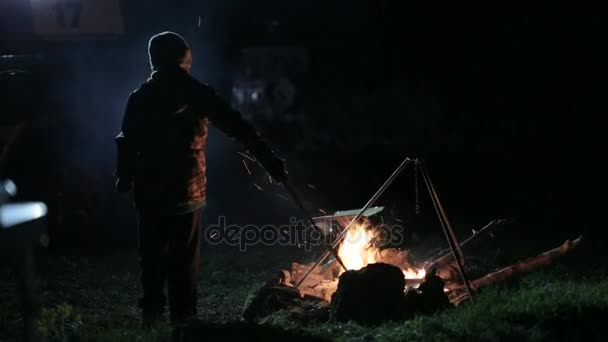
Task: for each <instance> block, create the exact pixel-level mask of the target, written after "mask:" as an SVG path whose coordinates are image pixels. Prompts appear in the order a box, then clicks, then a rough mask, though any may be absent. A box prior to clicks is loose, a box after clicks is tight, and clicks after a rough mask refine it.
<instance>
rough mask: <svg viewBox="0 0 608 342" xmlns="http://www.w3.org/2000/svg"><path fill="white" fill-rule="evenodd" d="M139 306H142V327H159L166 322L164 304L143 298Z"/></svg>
mask: <svg viewBox="0 0 608 342" xmlns="http://www.w3.org/2000/svg"><path fill="white" fill-rule="evenodd" d="M139 306H140V307H141V323H142V328H144V329H158V328H159V327H160V326H161V325H162V324H163V323H164V312H165V306H164V305H162V304H160V303H156V304H149V303H145V302H144V301H143V300H142V301H140V303H139Z"/></svg>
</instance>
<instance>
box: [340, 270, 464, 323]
mask: <svg viewBox="0 0 608 342" xmlns="http://www.w3.org/2000/svg"><path fill="white" fill-rule="evenodd" d="M404 289H405V278H404V274H403V272H402V271H401V269H400V268H398V267H396V266H393V265H389V264H383V263H378V264H369V265H367V266H366V267H363V268H362V269H360V270H358V271H347V272H345V273H343V274H342V275H341V276H340V281H339V283H338V289H337V290H336V293H335V294H334V295H333V296H332V301H331V308H332V312H333V314H334V317H335V318H336V319H337V320H338V321H349V320H352V321H355V322H358V323H361V324H378V323H381V322H384V321H401V320H406V319H412V318H414V316H415V315H417V314H422V315H430V314H433V313H435V312H438V311H440V310H444V309H446V308H449V307H451V306H452V304H451V303H450V300H449V299H448V297H447V295H446V293H445V292H444V282H443V280H442V279H441V278H439V277H438V276H436V275H434V274H427V275H426V276H425V278H424V280H423V282H422V283H421V284H420V286H419V287H418V289H410V290H408V291H407V293H405V294H404Z"/></svg>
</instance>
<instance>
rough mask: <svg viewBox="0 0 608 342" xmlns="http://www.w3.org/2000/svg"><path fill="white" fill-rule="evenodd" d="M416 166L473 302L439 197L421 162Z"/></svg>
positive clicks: (458, 247)
mask: <svg viewBox="0 0 608 342" xmlns="http://www.w3.org/2000/svg"><path fill="white" fill-rule="evenodd" d="M417 164H418V167H419V168H420V171H421V173H422V178H423V180H424V183H425V184H426V187H427V190H428V191H429V194H430V195H431V199H432V202H433V206H434V207H435V211H436V212H437V216H438V217H439V222H440V223H441V227H442V228H443V232H444V233H445V237H446V239H447V240H448V244H449V245H450V249H451V250H452V254H453V255H454V260H456V265H457V266H458V272H459V273H460V277H461V278H462V281H463V282H464V284H465V286H466V289H467V293H468V294H469V298H470V299H471V300H473V297H472V296H471V293H472V291H471V285H470V283H469V279H468V278H467V275H466V272H465V271H464V256H463V254H462V250H461V249H460V244H459V243H458V240H457V239H456V235H455V234H454V231H453V230H452V226H451V225H450V221H448V217H447V215H446V214H445V211H444V210H443V206H442V205H441V202H440V201H439V196H437V192H436V191H435V188H434V187H433V183H431V178H430V177H429V174H428V173H427V170H426V168H425V167H424V165H423V164H422V162H418V163H417Z"/></svg>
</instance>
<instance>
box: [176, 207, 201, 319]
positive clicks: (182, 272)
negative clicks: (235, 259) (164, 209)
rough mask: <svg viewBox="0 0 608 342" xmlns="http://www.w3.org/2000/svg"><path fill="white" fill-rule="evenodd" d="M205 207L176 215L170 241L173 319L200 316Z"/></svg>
mask: <svg viewBox="0 0 608 342" xmlns="http://www.w3.org/2000/svg"><path fill="white" fill-rule="evenodd" d="M202 214H203V212H202V210H196V211H194V212H192V213H188V214H184V215H179V216H175V222H174V226H173V227H171V228H172V229H173V230H172V231H171V232H170V243H169V277H168V281H169V310H170V312H171V321H172V322H173V323H181V322H184V321H186V320H189V319H192V318H196V314H197V310H196V302H197V287H198V273H199V261H200V248H201V224H202Z"/></svg>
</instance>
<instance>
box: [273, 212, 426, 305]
mask: <svg viewBox="0 0 608 342" xmlns="http://www.w3.org/2000/svg"><path fill="white" fill-rule="evenodd" d="M348 218H350V217H343V218H342V219H341V220H339V222H344V220H345V219H348ZM380 235H381V231H380V230H379V229H376V228H374V227H373V226H372V225H371V224H370V223H369V220H365V221H362V222H358V223H355V224H353V225H351V227H349V228H348V231H347V232H346V235H345V238H344V240H343V241H342V243H341V244H340V245H339V247H338V249H337V250H338V256H339V257H340V258H341V259H342V261H343V262H344V265H345V266H346V268H347V270H349V271H351V270H352V271H356V270H360V269H362V268H363V267H365V266H367V265H369V264H375V263H387V264H391V265H394V266H396V267H399V268H400V269H401V271H402V273H403V276H404V278H405V281H406V284H408V285H409V286H411V287H413V288H416V287H418V285H419V284H420V283H421V281H422V279H424V277H425V275H426V271H425V270H424V268H421V267H415V266H412V265H411V264H410V261H409V260H408V256H409V253H408V252H407V251H405V250H399V249H395V248H382V247H380V246H377V245H376V243H377V241H378V239H379V237H380ZM310 266H311V265H303V264H299V263H292V265H291V269H290V270H284V271H282V274H283V275H284V276H283V279H282V283H283V284H285V285H287V286H294V285H295V284H297V282H298V281H299V280H300V279H301V278H302V277H303V276H304V274H305V271H306V270H308V268H309V267H310ZM344 272H345V270H344V269H342V267H340V265H339V264H337V263H335V262H333V260H332V261H331V262H329V263H328V264H325V265H321V266H320V267H318V269H317V270H315V271H314V272H313V273H312V274H311V275H309V276H308V277H307V278H306V279H305V280H304V282H303V283H302V284H301V285H300V290H301V291H302V293H303V294H306V295H310V296H314V297H318V298H321V299H323V300H325V301H327V302H330V301H331V296H332V295H333V293H334V292H335V291H336V289H337V286H338V278H339V276H340V275H341V274H342V273H344Z"/></svg>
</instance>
